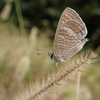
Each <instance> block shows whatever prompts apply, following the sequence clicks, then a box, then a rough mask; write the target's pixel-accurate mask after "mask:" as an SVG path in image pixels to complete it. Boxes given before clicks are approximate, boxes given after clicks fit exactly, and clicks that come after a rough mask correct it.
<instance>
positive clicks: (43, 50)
mask: <svg viewBox="0 0 100 100" xmlns="http://www.w3.org/2000/svg"><path fill="white" fill-rule="evenodd" d="M37 50H38V51H47V50H43V49H37Z"/></svg>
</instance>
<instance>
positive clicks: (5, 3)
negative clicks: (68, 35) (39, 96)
mask: <svg viewBox="0 0 100 100" xmlns="http://www.w3.org/2000/svg"><path fill="white" fill-rule="evenodd" d="M66 7H71V8H72V9H74V10H76V11H77V12H78V13H79V15H80V16H81V17H82V19H83V21H84V22H85V24H86V26H87V29H88V35H87V37H88V38H89V42H88V43H87V44H86V45H85V46H84V49H92V50H95V49H96V48H97V47H98V46H99V44H100V0H14V1H13V0H0V100H11V98H12V96H13V95H14V94H15V93H16V91H17V90H18V89H20V88H22V86H25V85H26V84H27V83H29V82H34V80H35V79H39V78H41V76H43V74H44V73H45V72H46V71H48V70H50V69H51V66H52V61H51V60H50V59H49V58H48V55H47V52H52V51H53V48H52V44H53V39H54V35H55V31H56V28H57V23H58V21H59V18H60V15H61V13H62V12H63V10H64V9H65V8H66ZM37 48H39V49H42V50H47V51H42V50H41V51H37V50H36V49H37ZM41 52H42V53H46V54H42V55H40V56H39V55H37V53H41ZM99 71H100V57H99V58H98V61H97V63H95V64H94V65H93V67H92V68H91V70H90V71H89V72H88V73H87V75H85V77H83V78H82V81H81V88H80V90H82V91H81V94H82V95H80V96H81V97H82V99H81V100H100V99H99V93H100V72H99ZM73 84H75V83H73ZM72 86H73V87H74V88H73V87H72V88H71V89H70V91H69V92H66V90H65V88H62V90H60V91H59V93H54V94H53V95H52V98H50V100H66V99H68V100H75V94H74V92H75V87H76V85H72ZM57 91H58V90H57ZM61 91H62V92H61ZM47 100H49V98H48V99H47Z"/></svg>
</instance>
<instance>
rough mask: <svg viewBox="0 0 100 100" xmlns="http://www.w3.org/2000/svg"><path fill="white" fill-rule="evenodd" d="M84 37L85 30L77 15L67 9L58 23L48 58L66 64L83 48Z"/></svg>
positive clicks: (85, 40) (85, 39)
mask: <svg viewBox="0 0 100 100" xmlns="http://www.w3.org/2000/svg"><path fill="white" fill-rule="evenodd" d="M86 35H87V28H86V26H85V24H84V22H83V21H82V19H81V18H80V16H79V15H78V13H77V12H76V11H75V10H73V9H71V8H69V7H67V8H66V9H65V10H64V11H63V13H62V15H61V17H60V20H59V22H58V26H57V30H56V33H55V38H54V43H53V51H54V53H51V54H49V56H50V58H51V59H53V60H54V61H55V62H56V63H58V62H66V61H67V60H68V59H70V58H71V57H72V56H73V55H75V54H76V53H77V52H79V51H80V50H81V49H82V48H83V46H84V44H85V43H86V42H87V41H88V39H87V38H85V37H86Z"/></svg>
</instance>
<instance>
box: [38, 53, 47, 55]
mask: <svg viewBox="0 0 100 100" xmlns="http://www.w3.org/2000/svg"><path fill="white" fill-rule="evenodd" d="M41 54H47V53H38V54H37V55H41Z"/></svg>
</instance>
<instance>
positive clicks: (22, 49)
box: [0, 23, 100, 100]
mask: <svg viewBox="0 0 100 100" xmlns="http://www.w3.org/2000/svg"><path fill="white" fill-rule="evenodd" d="M34 32H37V31H36V30H35V29H33V31H32V32H31V35H30V36H27V37H26V36H24V37H23V38H22V37H21V36H20V34H19V31H18V29H17V28H16V27H14V26H13V25H11V23H5V24H4V23H2V24H1V25H0V33H1V34H0V100H11V98H12V96H14V95H16V97H17V93H16V91H17V90H20V89H23V87H26V86H27V84H29V83H30V82H32V84H31V89H32V90H33V91H34V89H35V88H36V87H37V88H38V89H36V91H37V90H41V88H43V87H45V86H48V84H49V85H50V84H51V86H52V87H53V84H52V82H54V80H55V79H56V78H57V79H58V80H56V85H54V86H55V87H54V88H50V89H49V88H48V90H50V91H52V93H51V92H50V93H48V92H47V94H46V95H45V98H44V99H42V98H41V99H40V100H66V99H68V100H74V99H75V96H76V94H75V91H76V84H75V83H76V82H75V81H72V80H73V79H74V80H75V79H76V78H73V76H74V72H75V75H77V70H76V69H77V68H78V67H77V68H76V69H75V66H78V65H79V63H80V62H81V61H82V60H81V59H79V57H78V56H77V57H78V59H79V61H78V60H77V62H74V61H76V58H77V57H74V58H73V59H74V60H71V62H69V64H66V65H64V66H63V67H62V66H61V65H59V67H58V68H59V69H58V68H57V67H55V66H54V65H52V61H51V60H50V59H49V58H48V56H47V55H46V54H43V55H41V56H38V55H37V53H38V52H37V50H36V49H37V48H40V49H41V48H43V49H47V50H48V51H51V50H52V49H51V48H52V47H51V45H52V44H51V43H50V41H49V39H48V38H47V36H46V35H40V36H38V35H37V33H36V34H35V33H34ZM40 33H41V32H39V33H38V34H40ZM32 34H33V35H32ZM34 34H35V35H34ZM37 36H38V37H37ZM87 54H88V53H86V54H82V55H83V56H80V57H82V58H83V60H84V59H85V58H86V57H88V55H87ZM99 59H100V58H98V61H97V63H96V64H94V65H93V68H92V69H91V71H89V72H88V74H87V75H86V76H85V77H84V78H83V79H82V80H81V85H80V98H81V100H94V99H95V100H99V92H100V86H99V84H100V80H99V70H100V61H99ZM91 61H92V60H90V61H89V63H86V64H85V65H84V66H86V67H85V69H82V70H81V71H86V69H88V68H87V67H90V66H89V65H88V66H87V64H90V63H92V62H91ZM69 65H70V66H73V65H74V66H73V68H74V69H75V70H76V71H75V70H74V69H73V70H74V71H73V70H72V69H68V70H67V69H64V68H65V67H66V66H67V67H66V68H68V66H69ZM82 66H83V65H82ZM71 68H72V67H71ZM79 68H80V67H79ZM80 69H81V68H80ZM80 69H79V70H80ZM55 70H56V71H55ZM66 70H67V71H69V73H70V74H69V75H68V76H67V78H68V79H71V80H69V81H68V82H67V78H65V77H66V75H65V77H64V74H63V73H65V71H66ZM71 70H72V71H71ZM48 72H49V76H47V77H46V79H43V81H44V83H43V81H42V83H41V81H40V79H41V77H43V76H45V75H47V73H48ZM71 72H73V74H71ZM62 74H63V76H62ZM71 75H72V76H71ZM58 76H60V77H61V76H62V78H63V80H62V79H59V78H58ZM48 77H49V79H48ZM36 80H38V82H37V84H36V83H35V82H36ZM59 80H62V81H60V82H58V81H59ZM65 80H66V81H65ZM70 81H72V82H70ZM49 82H50V83H49ZM60 83H63V84H62V85H59V84H60ZM34 84H36V85H34ZM45 84H46V85H45ZM68 84H69V85H68ZM38 85H39V86H38ZM41 85H42V86H43V87H41V88H40V86H41ZM33 86H36V87H35V88H33ZM28 87H29V86H28ZM28 91H29V90H28ZM33 91H32V92H33ZM36 91H35V92H34V93H36ZM26 92H27V90H26V89H25V92H24V93H26ZM21 93H22V92H21ZM28 93H29V92H28ZM40 94H42V93H40ZM43 94H44V93H43ZM24 95H25V94H24ZM24 95H21V96H24ZM36 97H37V96H36ZM20 100H22V99H20ZM26 100H28V99H26Z"/></svg>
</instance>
